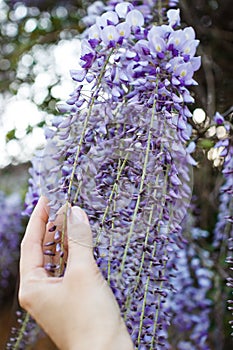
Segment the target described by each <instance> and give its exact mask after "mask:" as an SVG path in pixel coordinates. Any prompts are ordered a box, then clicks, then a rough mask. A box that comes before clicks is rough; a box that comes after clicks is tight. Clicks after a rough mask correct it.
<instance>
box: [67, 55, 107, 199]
mask: <svg viewBox="0 0 233 350" xmlns="http://www.w3.org/2000/svg"><path fill="white" fill-rule="evenodd" d="M112 53H113V49H112V50H111V51H110V53H109V55H108V57H107V59H106V61H105V63H104V65H103V68H102V70H101V72H100V75H99V78H98V82H97V85H96V92H95V93H93V95H92V97H91V101H90V105H89V109H88V114H87V116H86V118H85V120H84V124H83V129H82V133H81V136H80V139H79V143H78V148H77V151H76V154H75V159H74V165H73V169H72V173H71V176H70V182H69V188H68V200H70V197H71V189H72V185H73V181H74V178H75V172H76V168H77V165H78V158H79V154H80V150H81V147H82V144H83V140H84V137H85V133H86V129H87V125H88V122H89V118H90V116H91V113H92V109H93V106H94V103H95V99H96V93H97V92H98V90H99V87H100V84H101V81H102V78H103V75H104V73H105V69H106V67H107V65H108V63H109V60H110V57H111V55H112ZM76 196H77V194H76Z"/></svg>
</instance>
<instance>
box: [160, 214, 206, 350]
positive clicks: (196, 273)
mask: <svg viewBox="0 0 233 350" xmlns="http://www.w3.org/2000/svg"><path fill="white" fill-rule="evenodd" d="M194 226H195V223H194V218H193V217H192V215H191V214H190V213H189V215H188V216H187V217H186V220H185V223H184V225H183V235H184V237H185V238H186V239H187V241H186V242H184V247H183V249H175V253H176V254H173V257H172V258H171V260H170V262H169V268H172V266H173V265H175V266H176V268H177V273H176V276H174V277H173V278H174V284H175V287H176V292H175V293H170V294H169V295H168V298H167V300H166V303H165V309H166V312H168V313H169V314H171V315H172V316H171V319H172V326H171V328H170V329H169V339H170V343H171V345H172V348H175V349H178V350H188V349H190V350H191V349H200V350H209V349H210V347H209V345H208V332H209V328H210V307H211V300H210V299H208V292H209V291H210V290H211V288H212V284H213V282H212V279H213V272H212V270H211V269H212V265H213V262H212V260H211V257H210V253H209V252H208V251H206V250H204V249H202V248H201V247H200V245H199V244H198V241H199V240H201V239H206V238H207V237H208V236H209V233H208V232H207V231H205V230H201V229H200V228H197V227H194Z"/></svg>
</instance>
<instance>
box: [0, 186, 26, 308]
mask: <svg viewBox="0 0 233 350" xmlns="http://www.w3.org/2000/svg"><path fill="white" fill-rule="evenodd" d="M21 210H22V200H21V198H20V196H19V194H16V193H14V194H11V195H6V194H4V193H3V192H1V191H0V249H1V254H0V304H1V302H2V301H3V299H4V297H5V296H7V295H9V293H11V292H12V291H13V290H14V288H15V278H16V276H17V272H18V269H17V262H18V258H19V243H20V235H21V234H22V222H21Z"/></svg>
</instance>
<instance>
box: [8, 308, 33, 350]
mask: <svg viewBox="0 0 233 350" xmlns="http://www.w3.org/2000/svg"><path fill="white" fill-rule="evenodd" d="M29 319H30V315H29V313H28V312H27V313H26V315H25V317H24V320H23V323H22V326H21V327H20V329H19V333H18V336H17V341H16V343H15V344H14V345H13V348H12V350H18V349H19V346H20V344H21V341H22V340H23V336H24V332H25V330H26V327H27V324H28V322H29Z"/></svg>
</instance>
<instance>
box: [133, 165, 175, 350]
mask: <svg viewBox="0 0 233 350" xmlns="http://www.w3.org/2000/svg"><path fill="white" fill-rule="evenodd" d="M167 180H168V168H167V169H166V174H165V179H164V186H163V203H162V204H161V211H160V215H159V224H158V231H159V229H160V221H161V219H162V216H163V207H164V204H165V194H166V192H167V191H166V190H167ZM156 249H157V244H156V242H155V244H154V247H153V251H152V259H151V261H150V265H149V271H150V269H151V268H152V264H153V262H152V260H153V258H154V257H155V253H156ZM163 270H164V266H163ZM149 282H150V277H149V276H148V277H147V280H146V284H145V290H144V297H143V304H142V312H141V315H140V325H139V332H138V346H139V345H140V338H141V334H142V325H143V319H144V314H145V306H146V300H147V294H148V287H149ZM160 286H161V283H160ZM160 300H161V297H160V296H159V297H158V301H159V303H158V308H157V310H156V315H155V323H156V325H157V317H158V312H159V305H160ZM155 323H154V324H155ZM155 332H156V327H155V329H154V331H153V339H152V340H153V342H154V338H155ZM153 342H152V344H151V346H153ZM151 349H152V347H151V348H150V350H151Z"/></svg>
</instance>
